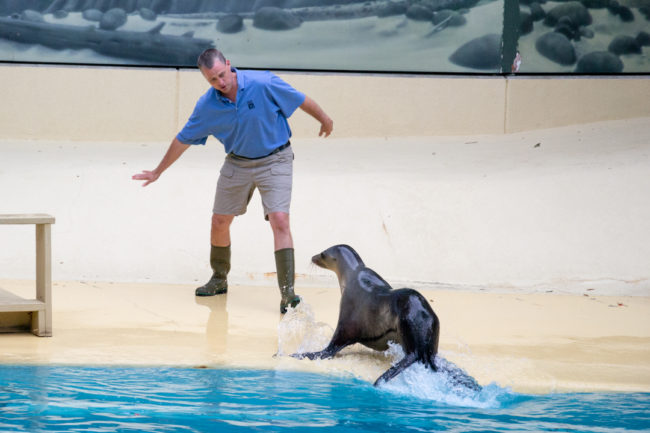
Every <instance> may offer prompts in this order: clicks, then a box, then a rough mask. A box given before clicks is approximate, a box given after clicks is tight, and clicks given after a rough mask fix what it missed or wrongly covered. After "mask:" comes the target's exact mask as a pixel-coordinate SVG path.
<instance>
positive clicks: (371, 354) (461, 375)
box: [278, 300, 515, 409]
mask: <svg viewBox="0 0 650 433" xmlns="http://www.w3.org/2000/svg"><path fill="white" fill-rule="evenodd" d="M333 333H334V330H333V329H332V327H331V326H329V325H327V324H326V323H322V322H317V321H316V319H315V317H314V312H313V310H312V308H311V306H310V305H309V304H308V303H307V302H305V301H304V300H303V302H301V303H300V304H299V305H298V306H297V307H296V308H290V309H289V311H287V313H286V314H285V315H284V317H283V319H282V320H281V321H280V323H279V325H278V356H288V355H291V354H293V353H301V352H315V351H319V350H322V349H323V348H324V347H325V346H327V344H328V343H329V341H330V339H331V337H332V335H333ZM403 357H404V351H403V350H402V347H401V346H400V345H399V344H396V343H392V342H390V343H389V348H388V350H386V351H384V352H376V351H373V350H370V349H366V348H365V347H362V346H359V345H354V346H352V347H350V348H348V349H346V350H344V351H342V352H341V353H340V354H338V355H337V356H336V357H334V358H333V359H331V360H324V361H315V362H316V363H318V365H319V367H320V369H324V370H325V373H328V374H331V375H336V376H338V375H340V374H341V373H342V372H347V373H348V374H350V375H352V376H355V377H357V378H360V379H362V380H365V381H369V382H371V383H372V382H374V380H376V378H377V377H379V375H381V373H383V372H384V371H385V370H387V369H388V368H389V367H390V366H391V365H395V364H396V363H397V362H399V361H400V360H401V359H402V358H403ZM304 362H314V361H304ZM436 366H437V367H438V371H437V372H433V371H431V370H430V369H428V368H426V367H425V366H424V365H423V364H420V363H416V364H413V365H411V366H410V367H409V368H407V369H406V370H404V371H403V372H402V373H401V374H399V375H398V376H397V377H395V378H394V379H392V380H390V381H389V382H387V383H382V384H381V385H380V386H379V390H380V392H388V393H391V394H397V395H400V396H403V397H411V398H417V399H422V400H428V401H435V402H437V403H441V404H447V405H451V406H461V407H472V408H477V409H490V408H499V407H502V405H503V404H506V403H507V402H508V401H511V400H512V399H513V398H515V397H514V394H513V393H512V392H511V391H510V390H509V389H508V388H503V387H500V386H498V385H496V384H490V385H487V386H485V387H483V388H480V389H477V388H479V387H475V386H474V385H476V382H475V381H474V379H473V378H472V377H471V376H470V375H469V374H468V373H466V372H465V371H464V370H462V369H461V368H460V367H458V366H456V365H455V364H454V363H452V362H450V361H447V360H446V359H445V358H443V357H442V356H440V354H439V355H438V356H437V357H436Z"/></svg>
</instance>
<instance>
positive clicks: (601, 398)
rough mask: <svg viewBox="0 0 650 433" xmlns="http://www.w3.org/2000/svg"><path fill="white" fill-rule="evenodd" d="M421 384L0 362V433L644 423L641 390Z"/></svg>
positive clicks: (576, 427) (646, 406)
mask: <svg viewBox="0 0 650 433" xmlns="http://www.w3.org/2000/svg"><path fill="white" fill-rule="evenodd" d="M398 377H399V376H398ZM436 381H437V382H436ZM425 383H426V387H428V388H430V389H429V390H428V391H427V392H425V393H424V395H425V397H422V395H423V394H422V391H421V390H420V391H417V392H415V393H414V392H411V389H410V387H411V386H412V385H408V384H407V382H396V383H395V384H393V387H392V388H389V389H381V388H380V389H376V388H373V387H372V386H371V384H369V383H367V382H364V381H360V380H357V379H354V378H349V377H341V376H326V375H318V374H310V373H298V372H286V371H268V370H226V369H223V370H222V369H189V368H160V367H156V368H142V367H139V368H135V367H134V368H130V367H129V368H127V367H124V368H122V367H110V368H102V367H54V366H1V367H0V432H18V431H20V432H24V431H29V432H41V431H42V432H69V431H84V432H136V431H137V432H240V431H260V432H298V431H314V432H321V431H322V432H325V431H327V432H410V431H418V432H445V431H450V432H478V431H480V432H544V431H561V432H640V431H650V394H649V393H620V394H617V393H586V394H549V395H524V394H518V393H514V392H512V391H510V390H508V389H506V388H502V387H499V386H497V385H489V386H487V387H484V388H483V390H481V391H480V392H473V391H469V390H465V389H458V388H454V387H453V386H450V385H449V384H448V383H447V382H445V380H444V378H441V379H439V380H438V379H434V380H433V381H431V380H429V381H426V382H425Z"/></svg>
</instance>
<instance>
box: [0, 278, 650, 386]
mask: <svg viewBox="0 0 650 433" xmlns="http://www.w3.org/2000/svg"><path fill="white" fill-rule="evenodd" d="M8 286H11V287H12V288H13V290H16V291H17V292H19V294H22V292H25V293H27V292H29V291H30V290H32V286H33V282H30V281H15V280H13V281H9V280H0V287H4V288H7V287H8ZM53 290H54V307H53V315H54V317H53V326H54V333H53V337H51V338H39V337H35V336H33V335H31V334H28V333H12V334H0V342H2V346H3V353H2V354H0V363H2V364H52V365H121V366H128V365H133V366H177V367H198V366H207V367H217V368H246V369H250V368H255V369H257V368H260V369H278V370H298V371H310V372H322V373H327V374H336V375H338V374H349V375H352V376H355V377H358V378H360V379H363V380H367V381H368V382H372V381H374V379H375V378H376V377H377V376H379V375H380V374H381V372H383V371H384V370H385V369H386V368H387V367H388V366H389V365H390V360H389V359H387V358H386V357H385V356H384V355H383V354H381V353H372V352H371V351H370V350H369V349H366V348H363V347H362V346H353V347H351V348H349V349H346V350H345V351H344V352H342V354H341V355H340V356H338V357H336V358H335V359H333V360H328V361H318V362H313V361H306V360H303V361H298V360H296V359H293V358H291V357H288V356H274V355H276V354H278V351H280V354H281V355H288V354H290V353H292V352H294V351H296V350H297V349H298V348H299V347H300V346H301V345H303V346H304V344H307V345H312V346H313V347H319V346H321V347H322V346H324V345H325V344H326V343H327V341H328V339H329V337H330V336H331V332H332V330H333V327H334V326H335V323H336V318H337V317H338V302H339V293H338V290H336V289H332V288H318V287H304V288H299V290H298V292H299V293H300V294H301V295H302V296H303V298H304V299H305V307H306V308H305V309H303V310H300V311H296V312H291V313H290V314H289V315H287V316H285V318H284V321H282V317H281V316H280V314H279V313H278V312H277V311H276V310H277V305H276V304H277V299H276V298H277V297H278V294H277V293H276V292H277V289H276V288H274V287H270V286H239V285H234V286H232V288H231V289H230V291H229V293H228V295H226V296H219V297H213V298H207V299H200V298H195V297H194V296H193V287H191V286H188V285H170V284H151V283H149V284H133V283H112V282H93V283H91V282H62V281H55V282H54V288H53ZM421 291H422V293H423V294H424V295H425V296H426V297H427V299H429V300H430V302H431V304H432V306H433V308H434V309H435V310H436V312H437V314H438V315H439V317H440V320H441V323H442V330H441V342H440V354H441V355H442V356H443V357H445V358H447V359H449V360H451V361H453V362H455V363H456V364H458V365H459V366H461V367H462V368H464V369H466V370H467V371H468V372H469V373H470V374H471V375H472V376H474V377H475V378H477V379H478V380H479V382H480V383H481V384H483V385H485V384H488V383H492V382H495V383H497V384H498V385H500V386H507V387H511V388H512V389H513V390H514V391H516V392H529V393H547V392H565V391H579V392H584V391H616V392H650V367H649V366H650V297H644V296H591V295H589V294H580V295H568V294H552V293H513V292H511V293H489V292H468V291H450V290H429V289H423V290H421ZM281 324H282V326H280V325H281Z"/></svg>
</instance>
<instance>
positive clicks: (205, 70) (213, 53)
mask: <svg viewBox="0 0 650 433" xmlns="http://www.w3.org/2000/svg"><path fill="white" fill-rule="evenodd" d="M197 65H198V67H199V69H200V70H201V73H202V74H203V76H204V77H205V79H206V80H207V81H208V83H210V85H211V86H212V87H214V88H215V89H216V90H218V91H220V92H221V93H223V94H229V93H230V92H231V91H232V90H233V88H235V86H236V84H237V82H236V81H235V79H236V74H235V73H234V72H233V71H232V70H231V68H230V60H226V58H225V57H224V55H223V53H221V51H219V50H217V49H215V48H210V49H207V50H205V51H204V52H203V53H201V55H200V56H199V59H198V61H197ZM235 92H236V88H235Z"/></svg>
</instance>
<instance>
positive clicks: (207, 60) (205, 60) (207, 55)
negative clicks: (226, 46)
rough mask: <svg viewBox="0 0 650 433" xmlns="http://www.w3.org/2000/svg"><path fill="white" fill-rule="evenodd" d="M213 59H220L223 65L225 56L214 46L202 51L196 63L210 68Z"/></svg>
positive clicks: (201, 66) (200, 66) (212, 64)
mask: <svg viewBox="0 0 650 433" xmlns="http://www.w3.org/2000/svg"><path fill="white" fill-rule="evenodd" d="M215 60H218V61H220V62H221V63H223V64H224V65H225V64H226V57H225V56H224V55H223V53H222V52H221V51H219V50H217V49H216V48H208V49H207V50H205V51H203V52H202V53H201V55H200V56H199V59H198V60H197V62H196V65H197V66H198V67H199V69H200V68H207V69H212V67H213V66H214V62H215Z"/></svg>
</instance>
